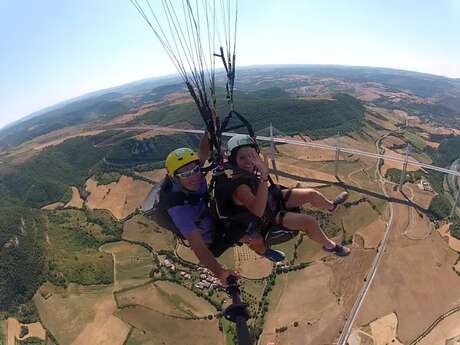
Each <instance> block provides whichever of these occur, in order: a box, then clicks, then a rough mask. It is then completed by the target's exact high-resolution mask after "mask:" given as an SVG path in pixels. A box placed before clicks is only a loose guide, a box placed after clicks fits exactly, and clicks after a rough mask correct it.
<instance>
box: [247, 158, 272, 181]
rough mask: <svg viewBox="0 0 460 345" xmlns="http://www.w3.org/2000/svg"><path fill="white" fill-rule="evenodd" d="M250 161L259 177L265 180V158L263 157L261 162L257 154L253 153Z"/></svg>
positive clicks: (266, 174)
mask: <svg viewBox="0 0 460 345" xmlns="http://www.w3.org/2000/svg"><path fill="white" fill-rule="evenodd" d="M251 159H252V161H253V162H254V166H255V168H256V170H257V171H258V172H259V173H260V177H262V179H263V180H267V179H268V171H269V170H268V159H267V156H265V155H264V160H263V161H262V159H261V158H260V156H259V155H258V154H257V153H253V154H252V157H251Z"/></svg>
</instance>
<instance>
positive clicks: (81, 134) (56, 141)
mask: <svg viewBox="0 0 460 345" xmlns="http://www.w3.org/2000/svg"><path fill="white" fill-rule="evenodd" d="M102 132H104V130H95V131H87V132H85V131H83V132H77V133H74V134H67V135H64V136H59V137H58V138H57V139H54V140H51V141H42V140H40V137H38V138H36V139H34V140H33V141H37V142H43V143H42V144H40V145H38V146H34V150H36V151H42V150H43V149H45V148H47V147H50V146H56V145H59V144H62V143H63V142H64V141H66V140H68V139H72V138H78V137H89V136H93V135H97V134H99V133H102Z"/></svg>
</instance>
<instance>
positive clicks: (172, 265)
mask: <svg viewBox="0 0 460 345" xmlns="http://www.w3.org/2000/svg"><path fill="white" fill-rule="evenodd" d="M163 265H165V266H166V267H167V268H169V269H170V270H171V271H172V272H176V265H174V264H173V263H172V262H171V261H170V260H169V259H164V261H163Z"/></svg>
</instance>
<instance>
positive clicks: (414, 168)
mask: <svg viewBox="0 0 460 345" xmlns="http://www.w3.org/2000/svg"><path fill="white" fill-rule="evenodd" d="M385 155H388V156H389V157H395V158H399V159H404V158H405V155H403V154H400V153H398V152H396V151H393V150H390V149H385ZM410 158H411V159H414V157H410ZM390 168H394V169H399V170H402V168H403V163H402V162H396V161H390V160H388V159H385V160H384V164H383V166H382V170H381V171H382V175H383V176H385V174H386V172H387V170H388V169H390ZM417 170H420V167H418V166H415V165H411V164H408V165H407V171H417Z"/></svg>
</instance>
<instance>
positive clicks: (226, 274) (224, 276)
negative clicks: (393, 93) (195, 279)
mask: <svg viewBox="0 0 460 345" xmlns="http://www.w3.org/2000/svg"><path fill="white" fill-rule="evenodd" d="M230 276H234V277H236V279H239V278H240V273H239V272H236V271H230V270H223V271H222V273H221V274H219V276H218V277H217V278H219V280H220V282H221V284H222V285H223V286H228V282H227V279H228V277H230Z"/></svg>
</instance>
